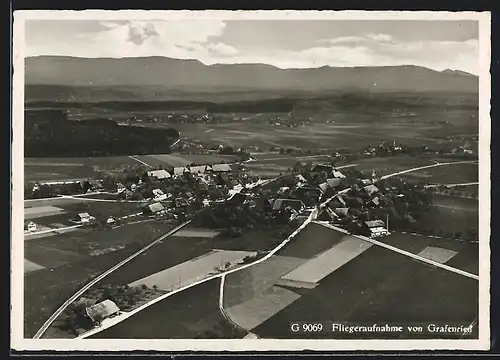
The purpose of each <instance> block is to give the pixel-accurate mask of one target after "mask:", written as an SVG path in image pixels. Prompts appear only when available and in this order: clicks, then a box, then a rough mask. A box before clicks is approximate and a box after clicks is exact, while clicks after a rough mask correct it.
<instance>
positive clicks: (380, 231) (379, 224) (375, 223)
mask: <svg viewBox="0 0 500 360" xmlns="http://www.w3.org/2000/svg"><path fill="white" fill-rule="evenodd" d="M364 228H365V229H366V230H368V232H369V235H370V237H372V238H375V237H381V236H386V235H390V233H389V230H387V228H386V227H385V224H384V222H383V221H382V220H371V221H365V222H364Z"/></svg>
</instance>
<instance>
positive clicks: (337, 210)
mask: <svg viewBox="0 0 500 360" xmlns="http://www.w3.org/2000/svg"><path fill="white" fill-rule="evenodd" d="M334 212H335V214H337V215H342V216H347V215H349V208H335V210H334Z"/></svg>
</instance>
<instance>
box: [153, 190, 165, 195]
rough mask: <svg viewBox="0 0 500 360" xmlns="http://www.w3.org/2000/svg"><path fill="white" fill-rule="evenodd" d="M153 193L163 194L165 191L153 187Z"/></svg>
mask: <svg viewBox="0 0 500 360" xmlns="http://www.w3.org/2000/svg"><path fill="white" fill-rule="evenodd" d="M152 192H153V195H154V196H160V195H163V191H162V190H161V189H153V191H152Z"/></svg>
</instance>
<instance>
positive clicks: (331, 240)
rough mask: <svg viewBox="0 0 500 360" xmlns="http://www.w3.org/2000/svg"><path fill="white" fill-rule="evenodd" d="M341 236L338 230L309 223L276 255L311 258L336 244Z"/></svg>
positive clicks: (342, 235)
mask: <svg viewBox="0 0 500 360" xmlns="http://www.w3.org/2000/svg"><path fill="white" fill-rule="evenodd" d="M343 237H344V234H342V233H340V232H338V231H334V230H332V229H328V228H326V227H324V226H321V225H319V224H314V223H311V224H309V225H307V226H306V227H305V228H304V229H303V230H302V231H301V232H300V233H299V234H298V235H297V236H296V237H295V238H294V239H292V240H291V241H290V242H289V243H288V244H287V245H286V246H285V247H283V249H281V250H280V251H278V253H277V254H276V255H279V256H288V257H295V258H303V259H311V258H313V257H314V256H315V255H318V254H319V253H321V252H323V251H325V250H328V249H330V248H331V247H333V246H335V245H336V244H338V243H339V242H340V241H341V240H342V238H343Z"/></svg>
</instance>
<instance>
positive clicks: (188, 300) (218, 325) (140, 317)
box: [90, 279, 246, 339]
mask: <svg viewBox="0 0 500 360" xmlns="http://www.w3.org/2000/svg"><path fill="white" fill-rule="evenodd" d="M219 284H220V280H219V279H214V280H210V281H207V282H205V283H203V284H200V285H197V286H194V287H192V288H190V289H188V290H185V291H183V292H181V293H179V294H176V295H173V296H171V297H168V298H166V299H165V300H161V301H159V302H158V303H156V304H154V305H151V306H150V307H148V308H146V309H145V310H143V311H141V312H139V313H137V314H135V315H133V316H132V317H130V318H129V319H127V320H125V321H123V322H121V323H119V324H117V325H115V326H113V327H111V328H108V329H106V330H104V331H102V332H100V333H98V334H96V335H93V336H92V337H90V338H91V339H193V338H243V337H244V336H245V335H246V332H244V331H242V330H241V329H235V328H234V326H233V325H231V324H230V323H229V322H228V321H227V320H226V319H225V318H224V316H223V315H222V314H221V312H220V310H219V307H218V301H219Z"/></svg>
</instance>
